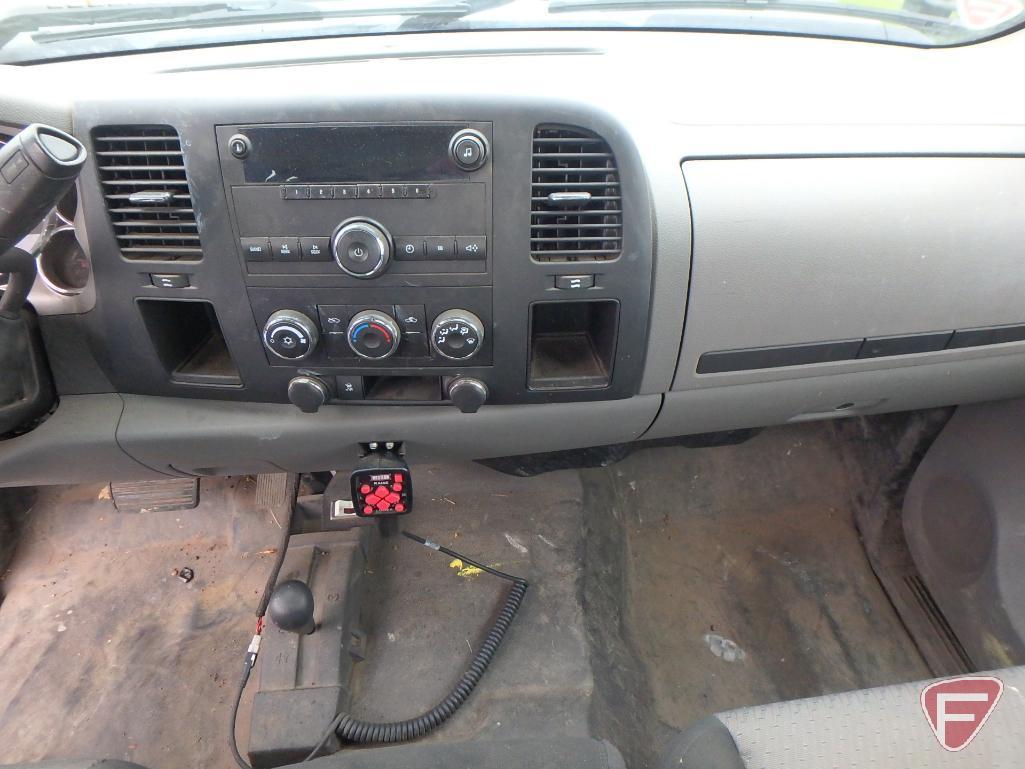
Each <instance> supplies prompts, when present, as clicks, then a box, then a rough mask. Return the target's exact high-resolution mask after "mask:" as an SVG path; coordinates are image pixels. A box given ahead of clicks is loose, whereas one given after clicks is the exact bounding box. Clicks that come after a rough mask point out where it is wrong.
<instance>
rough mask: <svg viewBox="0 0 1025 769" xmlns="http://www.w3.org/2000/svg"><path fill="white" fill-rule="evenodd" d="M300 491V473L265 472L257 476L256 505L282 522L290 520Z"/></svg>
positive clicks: (258, 508)
mask: <svg viewBox="0 0 1025 769" xmlns="http://www.w3.org/2000/svg"><path fill="white" fill-rule="evenodd" d="M298 492H299V473H264V474H262V475H258V476H256V498H255V500H254V505H255V506H256V509H257V510H260V511H262V512H264V513H267V514H269V515H270V516H271V517H272V518H273V519H274V520H275V521H277V522H278V523H280V522H282V521H286V520H288V516H289V513H290V512H291V509H292V505H294V504H295V498H296V494H298Z"/></svg>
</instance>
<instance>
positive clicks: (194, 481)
mask: <svg viewBox="0 0 1025 769" xmlns="http://www.w3.org/2000/svg"><path fill="white" fill-rule="evenodd" d="M110 498H111V500H112V501H113V502H114V507H115V508H116V509H117V510H118V511H119V512H122V513H166V512H169V511H171V510H191V509H192V508H194V507H195V506H196V505H198V504H199V479H198V478H168V479H167V480H159V481H129V482H125V483H112V484H110Z"/></svg>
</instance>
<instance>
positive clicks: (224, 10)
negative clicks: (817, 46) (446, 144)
mask: <svg viewBox="0 0 1025 769" xmlns="http://www.w3.org/2000/svg"><path fill="white" fill-rule="evenodd" d="M1023 22H1025V0H455V1H453V2H446V0H226V1H223V2H222V1H218V0H180V1H179V2H152V1H151V0H9V1H8V2H5V3H4V7H3V8H2V9H0V63H5V64H12V63H13V64H18V63H31V62H38V61H49V60H55V59H68V58H77V57H83V56H98V55H105V54H111V53H121V52H127V51H149V50H160V49H171V48H182V47H194V46H203V45H216V44H220V43H228V42H249V41H252V42H263V41H271V40H285V39H300V38H306V37H332V36H342V35H368V34H388V33H396V32H438V31H459V30H496V29H559V28H564V29H596V30H597V29H654V30H713V31H730V32H775V33H781V34H803V35H814V36H823V37H838V38H852V39H862V40H875V41H882V42H889V43H901V44H907V45H919V46H943V45H957V44H963V43H970V42H975V41H978V40H983V39H987V38H990V37H993V36H995V35H998V34H1001V33H1003V32H1005V31H1007V30H1009V29H1012V28H1014V27H1016V26H1017V25H1019V24H1022V23H1023Z"/></svg>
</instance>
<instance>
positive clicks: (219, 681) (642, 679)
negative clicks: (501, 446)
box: [0, 424, 928, 769]
mask: <svg viewBox="0 0 1025 769" xmlns="http://www.w3.org/2000/svg"><path fill="white" fill-rule="evenodd" d="M847 440H848V437H847V436H846V435H845V433H844V432H843V431H840V430H837V429H836V427H835V426H833V425H829V424H824V425H801V426H791V427H783V428H774V429H771V430H766V431H764V432H763V433H761V434H760V435H758V436H756V437H755V438H753V439H752V440H750V441H748V442H747V443H744V444H741V445H738V446H724V447H716V448H706V449H687V448H682V447H665V448H650V449H643V450H640V451H637V452H636V453H634V454H633V455H632V456H630V457H628V458H627V459H625V460H624V461H623V462H621V463H619V464H617V465H613V466H611V467H608V468H599V469H592V470H584V471H558V472H554V473H549V474H546V475H542V476H538V477H534V478H515V477H511V476H507V475H502V474H500V473H498V472H496V471H494V470H490V469H487V468H484V467H480V466H477V465H470V464H466V465H454V466H444V467H442V466H435V467H424V466H415V467H414V468H413V470H414V474H415V476H416V479H417V495H418V499H417V511H416V512H415V513H414V514H413V515H412V516H410V517H408V518H407V519H405V520H404V521H403V523H404V525H405V527H406V528H408V529H409V530H411V531H414V532H416V533H418V534H421V535H424V536H429V537H431V538H432V539H435V540H438V541H440V542H442V543H444V544H446V545H448V546H450V547H452V548H453V549H455V550H460V551H463V552H465V553H466V554H467V555H469V556H471V557H474V558H477V559H480V560H484V561H486V562H487V563H489V564H492V565H495V566H497V567H498V568H501V569H503V570H506V571H509V572H511V573H514V574H521V575H523V576H525V577H527V578H528V579H529V580H530V581H531V588H530V592H529V593H528V595H527V599H526V601H525V603H524V606H523V609H522V611H521V613H520V615H519V616H518V617H517V619H516V621H515V623H514V625H513V627H512V629H511V631H510V632H509V634H508V636H507V638H506V642H505V645H504V646H503V649H502V651H501V652H500V653H499V655H498V657H497V659H496V660H495V663H494V664H493V666H492V668H491V669H490V670H489V672H488V674H487V675H486V676H485V678H484V680H483V682H482V684H481V686H480V687H479V688H478V690H477V692H476V693H475V694H474V696H473V697H472V698H471V700H470V701H469V703H468V704H467V706H466V707H465V708H464V709H463V710H462V711H461V712H460V713H459V714H457V716H456V717H455V718H454V719H453V720H452V721H451V722H450V723H449V724H447V725H446V726H445V727H444V728H443V729H442V730H440V731H439V732H437V733H436V734H435V735H433V736H432V737H431V739H434V740H445V741H449V740H462V739H470V738H476V737H481V738H515V737H528V736H535V735H547V734H553V735H554V734H571V735H583V734H587V733H591V734H594V735H596V736H601V737H605V738H607V739H610V740H611V741H612V742H613V743H615V744H616V745H617V746H619V747H620V749H621V750H622V751H623V752H624V754H625V755H626V758H627V762H628V765H629V766H630V769H646V768H647V767H649V766H651V764H652V762H653V760H654V757H655V756H656V755H657V753H658V751H659V749H660V747H661V745H662V744H664V742H665V740H666V739H668V737H669V735H670V734H671V733H672V730H673V729H675V728H680V727H683V726H686V725H687V724H688V723H690V722H691V721H693V720H695V719H698V718H701V717H703V716H706V715H708V714H710V713H713V712H716V711H718V710H722V709H727V708H732V707H739V706H743V705H748V704H755V703H762V702H770V701H774V700H779V699H788V698H793V697H802V696H810V695H815V694H820V693H824V692H829V691H839V690H843V689H851V688H858V687H863V686H873V685H877V684H884V683H892V682H897V681H905V680H911V679H915V678H921V677H925V676H926V675H928V671H927V670H926V669H925V666H924V664H923V663H922V661H921V659H920V657H919V655H918V653H917V651H916V649H915V648H914V646H913V645H912V644H911V642H910V641H909V640H908V638H907V636H906V634H905V632H904V630H903V627H902V626H901V624H900V622H899V620H898V618H897V616H896V615H895V613H894V611H893V609H892V608H891V606H890V604H889V602H888V600H887V598H886V596H885V594H884V593H883V591H882V590H881V588H880V587H879V585H878V583H877V581H876V580H875V577H874V576H873V574H872V572H871V570H870V568H869V565H868V562H867V560H866V558H865V555H864V552H863V550H862V548H861V544H860V541H859V539H858V534H857V531H856V530H855V527H854V524H853V516H852V514H851V509H852V499H853V498H854V495H856V494H857V489H856V488H852V486H853V482H852V481H851V480H850V479H851V478H852V477H855V474H853V473H850V472H848V471H847V470H846V469H845V468H849V465H847V464H845V463H847V462H849V461H850V453H849V452H847V445H846V441H847ZM254 488H255V483H254V482H253V480H252V479H248V478H235V479H226V480H215V481H204V483H203V488H202V493H201V504H200V507H199V508H197V509H196V510H191V511H182V512H174V513H149V514H123V513H117V512H116V511H114V509H113V508H112V506H111V505H110V502H109V500H107V499H106V498H105V494H104V492H103V489H102V488H101V487H100V486H79V487H63V488H53V489H41V490H40V491H39V493H38V494H37V496H36V498H35V500H34V501H33V502H32V512H31V513H30V514H29V515H28V516H27V517H26V518H25V519H24V521H23V522H22V523H21V524H20V526H19V527H17V531H16V532H15V534H13V535H12V536H16V537H17V539H18V545H17V548H16V549H15V550H14V553H13V557H12V559H11V561H10V563H9V565H8V568H7V570H6V572H5V574H4V579H3V582H2V591H3V595H4V599H3V603H2V605H0V659H3V660H4V664H3V665H2V666H0V763H8V762H14V761H29V760H37V759H41V758H51V757H69V758H70V757H107V758H121V759H127V760H131V761H135V762H137V763H140V764H142V765H143V766H147V767H150V769H206V768H207V767H209V768H210V769H230V767H232V766H233V763H232V761H231V759H230V756H229V754H228V752H227V749H226V742H225V739H226V729H227V723H226V719H227V716H228V710H229V708H230V704H231V697H232V695H233V693H234V687H235V684H236V682H237V677H238V674H239V669H240V663H241V659H242V652H243V649H244V647H245V645H246V644H247V643H248V639H249V636H250V635H251V633H252V621H253V614H252V612H253V610H254V608H255V604H256V601H257V599H258V597H259V592H260V590H261V589H262V586H263V581H264V579H265V577H266V574H267V571H268V569H269V568H270V565H271V559H272V557H273V555H272V553H270V552H267V551H268V549H271V548H273V547H274V544H275V542H276V540H277V537H278V531H279V530H278V528H277V526H276V524H275V523H274V522H273V520H270V519H268V518H265V517H264V516H261V515H258V514H256V513H255V512H254V511H253V504H252V499H253V494H254ZM450 561H451V559H448V558H446V557H444V556H442V555H440V554H438V553H434V552H430V551H428V550H426V549H425V548H422V547H417V546H415V545H413V544H412V543H410V542H408V541H406V540H404V539H399V538H394V539H385V540H379V541H378V542H377V543H376V544H375V545H374V549H373V551H372V555H371V562H370V567H369V571H370V573H369V574H368V575H367V576H368V579H367V589H368V590H369V595H368V600H366V601H365V604H364V605H365V606H366V607H368V608H367V612H366V615H365V626H366V629H367V630H368V631H369V633H370V641H369V645H368V653H367V659H366V661H364V662H362V663H360V664H359V665H357V667H356V671H357V672H356V675H355V680H354V693H355V696H354V706H353V711H354V713H355V714H356V715H358V716H360V717H363V718H369V719H387V720H394V719H400V718H405V717H409V716H412V715H416V714H417V713H419V712H421V711H423V710H425V709H426V708H428V707H430V706H431V705H433V704H434V703H435V702H436V701H437V700H439V699H440V698H441V697H442V696H444V695H445V694H446V693H447V691H448V689H449V687H450V686H451V684H452V682H453V681H454V680H455V679H456V678H457V677H458V676H459V674H460V673H461V672H462V670H463V669H464V667H465V665H466V663H467V662H468V660H469V659H470V657H471V654H472V653H473V652H474V651H476V648H477V647H476V644H478V643H479V641H480V640H481V637H482V634H483V631H484V630H485V628H486V626H487V625H489V624H490V622H491V620H492V618H493V616H494V614H493V613H494V610H495V608H496V606H497V604H498V602H499V601H500V600H501V599H502V598H503V596H504V591H505V585H504V583H501V582H499V581H497V580H495V579H494V578H491V577H489V576H487V575H478V574H473V573H470V572H467V571H465V570H460V569H459V568H458V564H452V563H450ZM186 565H187V566H190V567H191V568H193V569H194V571H195V578H194V579H193V580H192V582H190V583H188V584H185V583H183V582H181V581H180V580H178V579H176V578H175V577H174V576H172V570H174V569H176V568H178V569H180V568H181V567H183V566H186ZM239 738H240V742H241V744H242V745H245V743H246V728H245V710H243V718H242V727H241V728H240V729H239Z"/></svg>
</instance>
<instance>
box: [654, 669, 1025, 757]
mask: <svg viewBox="0 0 1025 769" xmlns="http://www.w3.org/2000/svg"><path fill="white" fill-rule="evenodd" d="M979 675H992V676H996V677H997V678H999V679H1000V680H1001V681H1002V682H1003V684H1004V688H1003V694H1002V696H1001V697H1000V700H999V701H998V702H997V704H996V707H995V708H994V709H993V711H992V713H991V714H990V716H989V718H988V720H987V721H986V722H985V725H984V726H983V727H982V729H980V730H979V732H978V733H977V734H976V736H975V737H974V739H973V740H972V741H971V742H970V743H969V744H968V745H967V746H965V747H964V748H963V749H962V750H960V751H957V752H952V751H949V750H946V749H945V748H943V747H942V746H941V745H940V743H939V741H938V740H937V738H936V736H935V734H934V733H933V731H932V727H931V726H930V724H929V721H928V720H927V718H926V715H925V712H924V710H923V707H922V701H921V696H922V690H923V689H924V687H925V686H927V685H928V684H929V683H931V682H929V681H922V682H918V683H909V684H898V685H896V686H883V687H879V688H876V689H859V690H857V691H852V692H844V693H842V694H830V695H826V696H824V697H812V698H810V699H803V700H793V701H791V702H780V703H776V704H773V705H764V706H759V707H751V708H741V709H739V710H730V711H727V712H725V713H719V714H717V716H715V717H714V718H711V719H705V720H704V721H699V722H698V723H696V724H694V725H693V726H692V727H691V728H689V729H688V730H686V731H685V732H683V733H682V734H681V735H680V736H679V737H677V738H676V739H675V740H674V741H673V742H672V743H671V744H670V746H669V749H668V750H667V751H666V752H665V753H664V754H663V757H662V761H661V762H660V765H659V769H670V768H672V769H740V768H741V767H743V768H744V769H834V768H835V769H932V768H933V767H936V768H937V769H947V768H948V767H949V768H950V769H1021V767H1022V765H1023V764H1022V761H1023V759H1022V757H1023V756H1025V667H1017V668H1006V669H1003V670H997V671H993V672H990V673H980V674H979ZM951 712H954V708H953V707H952V708H951ZM730 743H732V745H731V744H730Z"/></svg>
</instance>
